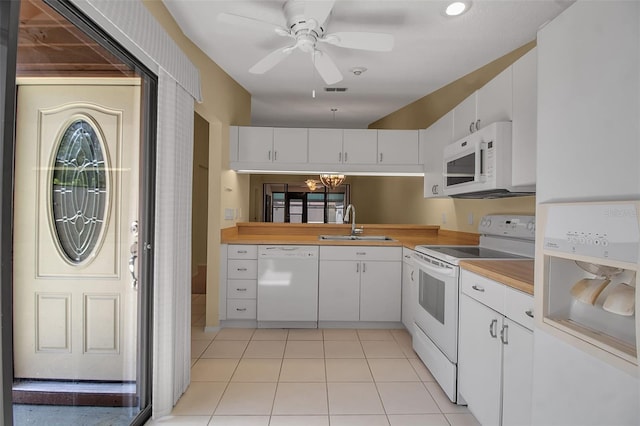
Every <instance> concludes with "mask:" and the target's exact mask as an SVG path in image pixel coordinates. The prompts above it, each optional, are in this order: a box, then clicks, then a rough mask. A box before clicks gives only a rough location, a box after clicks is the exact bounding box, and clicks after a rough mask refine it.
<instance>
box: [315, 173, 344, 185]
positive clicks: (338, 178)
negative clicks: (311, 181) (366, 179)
mask: <svg viewBox="0 0 640 426" xmlns="http://www.w3.org/2000/svg"><path fill="white" fill-rule="evenodd" d="M344 179H345V176H344V175H334V174H322V175H320V182H322V184H323V185H324V186H326V187H327V188H329V189H336V188H337V187H339V186H340V185H342V182H344Z"/></svg>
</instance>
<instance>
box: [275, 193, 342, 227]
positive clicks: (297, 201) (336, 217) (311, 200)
mask: <svg viewBox="0 0 640 426" xmlns="http://www.w3.org/2000/svg"><path fill="white" fill-rule="evenodd" d="M347 205H349V185H348V184H347V185H340V186H339V187H337V188H336V189H333V190H329V189H328V188H325V187H323V186H320V187H319V188H318V189H316V190H315V191H312V190H310V189H309V188H308V187H307V186H306V185H304V184H295V183H294V184H289V183H284V184H276V183H265V184H264V203H263V212H264V216H263V217H264V221H265V222H280V223H283V222H285V223H342V217H343V214H344V209H345V207H346V206H347Z"/></svg>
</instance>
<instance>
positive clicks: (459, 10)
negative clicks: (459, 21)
mask: <svg viewBox="0 0 640 426" xmlns="http://www.w3.org/2000/svg"><path fill="white" fill-rule="evenodd" d="M465 10H467V4H466V3H464V2H461V1H455V2H453V3H450V4H449V6H447V9H446V10H445V13H446V14H447V15H448V16H458V15H462V14H463V13H464V11H465Z"/></svg>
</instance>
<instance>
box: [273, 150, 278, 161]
mask: <svg viewBox="0 0 640 426" xmlns="http://www.w3.org/2000/svg"><path fill="white" fill-rule="evenodd" d="M273 161H278V151H273Z"/></svg>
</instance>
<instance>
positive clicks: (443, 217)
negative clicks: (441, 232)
mask: <svg viewBox="0 0 640 426" xmlns="http://www.w3.org/2000/svg"><path fill="white" fill-rule="evenodd" d="M442 223H443V224H444V223H447V214H446V213H442Z"/></svg>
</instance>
